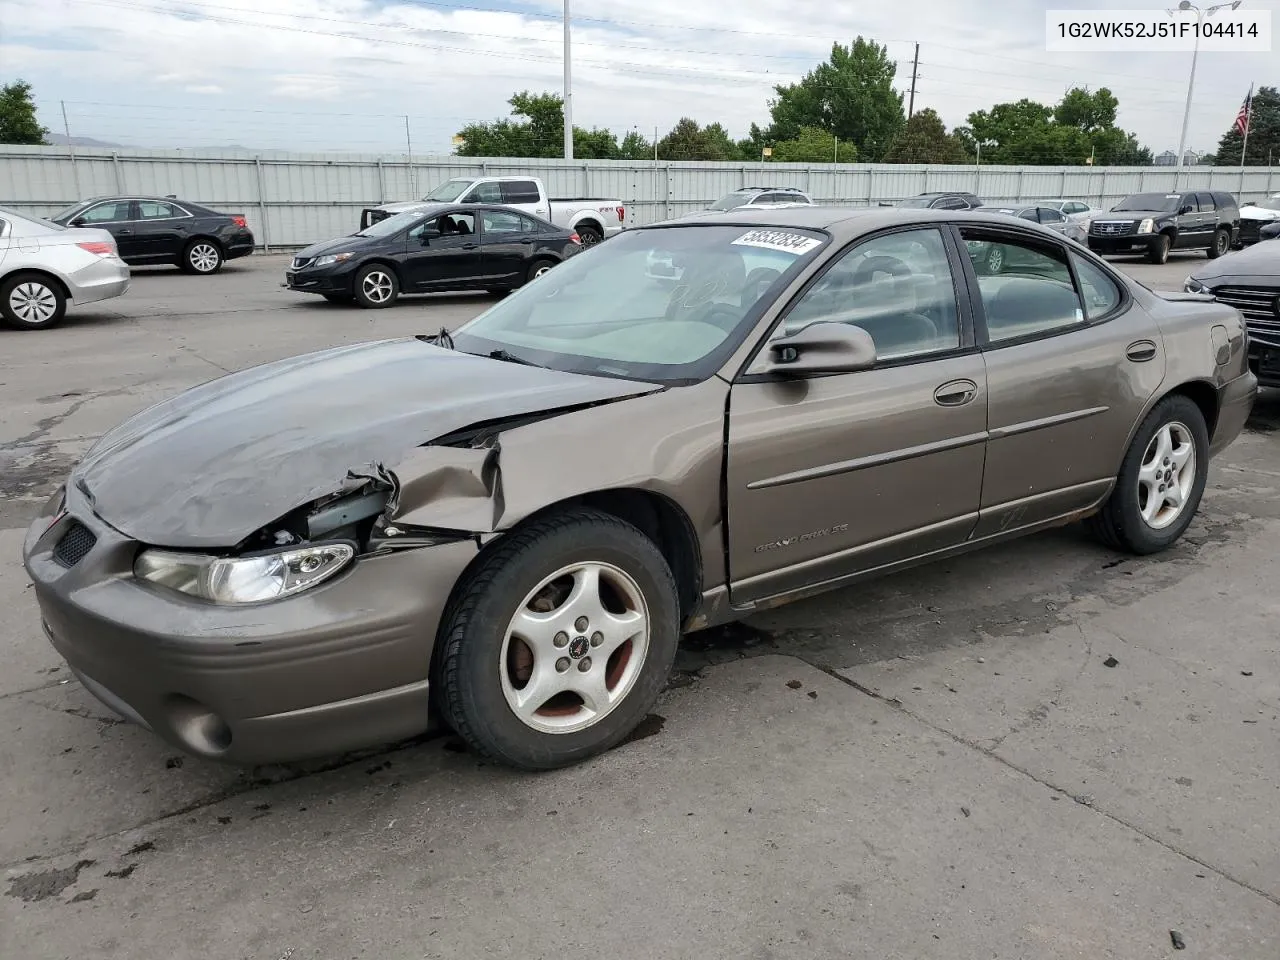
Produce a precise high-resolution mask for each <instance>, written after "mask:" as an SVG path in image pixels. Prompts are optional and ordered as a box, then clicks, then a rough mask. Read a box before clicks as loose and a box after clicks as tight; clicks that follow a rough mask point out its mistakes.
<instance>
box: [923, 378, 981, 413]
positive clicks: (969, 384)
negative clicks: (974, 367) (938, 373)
mask: <svg viewBox="0 0 1280 960" xmlns="http://www.w3.org/2000/svg"><path fill="white" fill-rule="evenodd" d="M977 395H978V385H977V384H976V383H974V382H973V381H972V380H952V381H951V382H950V383H944V384H943V385H942V386H940V387H939V388H938V389H937V390H935V391H933V399H934V402H935V403H937V404H938V406H940V407H963V406H964V405H965V404H966V403H969V402H970V401H971V400H973V398H974V397H976V396H977Z"/></svg>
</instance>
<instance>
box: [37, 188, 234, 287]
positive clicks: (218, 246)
mask: <svg viewBox="0 0 1280 960" xmlns="http://www.w3.org/2000/svg"><path fill="white" fill-rule="evenodd" d="M49 219H50V220H52V221H53V222H54V223H58V224H61V225H62V226H64V227H99V228H101V229H103V230H106V231H108V232H110V234H111V235H112V236H113V237H115V238H116V246H117V247H118V248H119V250H120V259H121V260H123V261H124V262H125V263H128V264H131V265H133V266H150V265H160V264H173V265H174V266H177V267H179V268H180V269H182V270H184V271H185V272H187V273H202V274H211V273H217V272H218V271H219V270H221V269H222V265H223V263H225V262H226V261H227V260H234V259H236V258H237V257H247V256H248V255H249V254H251V253H253V244H254V240H253V232H252V231H251V230H250V229H249V226H248V224H247V223H246V222H245V218H244V215H243V214H239V213H218V212H217V211H216V210H211V209H209V208H208V207H204V206H201V205H200V204H198V203H190V202H188V201H186V200H179V199H177V198H176V197H97V198H95V199H93V200H83V201H81V202H80V203H77V204H75V205H74V206H71V207H68V208H67V209H66V210H63V211H62V212H61V213H59V214H57V215H56V216H53V217H50V218H49Z"/></svg>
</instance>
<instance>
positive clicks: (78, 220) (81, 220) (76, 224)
mask: <svg viewBox="0 0 1280 960" xmlns="http://www.w3.org/2000/svg"><path fill="white" fill-rule="evenodd" d="M67 226H69V227H83V226H84V217H76V218H75V219H74V220H72V221H71V222H70V223H68V224H67Z"/></svg>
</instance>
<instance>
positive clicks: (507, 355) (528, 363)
mask: <svg viewBox="0 0 1280 960" xmlns="http://www.w3.org/2000/svg"><path fill="white" fill-rule="evenodd" d="M486 356H488V357H489V359H490V360H501V361H502V362H503V363H518V364H520V365H521V366H525V367H540V366H542V364H540V363H534V362H533V361H532V360H526V359H525V358H524V357H517V356H516V355H515V354H514V353H512V352H511V351H510V350H490V351H489V352H488V354H486Z"/></svg>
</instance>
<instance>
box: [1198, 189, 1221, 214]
mask: <svg viewBox="0 0 1280 960" xmlns="http://www.w3.org/2000/svg"><path fill="white" fill-rule="evenodd" d="M1196 203H1197V204H1198V205H1199V207H1200V212H1201V213H1213V212H1214V210H1216V209H1217V204H1215V203H1214V202H1213V194H1211V193H1197V194H1196Z"/></svg>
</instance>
